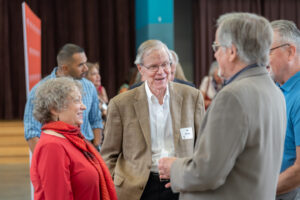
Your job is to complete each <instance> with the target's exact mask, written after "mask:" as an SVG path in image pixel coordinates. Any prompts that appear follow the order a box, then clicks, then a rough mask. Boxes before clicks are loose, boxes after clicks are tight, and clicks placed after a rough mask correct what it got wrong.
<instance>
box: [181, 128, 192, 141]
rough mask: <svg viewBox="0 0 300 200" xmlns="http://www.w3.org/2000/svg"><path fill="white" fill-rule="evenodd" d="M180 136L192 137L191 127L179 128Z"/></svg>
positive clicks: (187, 138)
mask: <svg viewBox="0 0 300 200" xmlns="http://www.w3.org/2000/svg"><path fill="white" fill-rule="evenodd" d="M180 134H181V138H182V139H183V140H190V139H193V138H194V134H193V129H192V127H187V128H181V129H180Z"/></svg>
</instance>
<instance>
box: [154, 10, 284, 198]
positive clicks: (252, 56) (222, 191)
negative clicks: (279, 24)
mask: <svg viewBox="0 0 300 200" xmlns="http://www.w3.org/2000/svg"><path fill="white" fill-rule="evenodd" d="M271 43H272V28H271V25H270V23H269V22H268V20H267V19H265V18H263V17H260V16H257V15H255V14H250V13H229V14H224V15H222V16H221V17H220V18H219V19H218V21H217V32H216V37H215V42H214V43H213V49H214V51H215V57H216V59H217V61H218V63H219V67H220V68H219V69H220V72H219V73H220V75H221V77H222V78H224V79H225V80H226V81H225V86H224V87H223V88H222V90H221V91H220V92H219V93H218V94H217V95H216V97H215V98H214V99H213V101H212V103H211V105H210V107H209V109H208V110H207V113H206V115H205V116H204V119H203V123H202V125H201V129H200V131H201V136H200V137H198V138H197V141H196V146H195V151H194V154H193V156H192V157H191V158H177V159H176V158H162V159H161V160H160V161H159V173H160V177H161V178H170V179H171V182H170V184H171V187H172V190H173V191H174V192H180V199H186V200H254V199H255V200H272V199H275V196H276V185H277V181H278V176H279V170H280V165H281V159H282V152H283V141H284V133H285V128H286V114H285V102H284V97H283V95H282V93H281V91H280V90H279V88H278V87H276V85H275V84H274V82H273V80H272V79H271V77H270V76H269V74H268V71H267V69H266V66H267V65H268V61H269V49H270V46H271ZM170 184H167V185H166V187H169V186H170Z"/></svg>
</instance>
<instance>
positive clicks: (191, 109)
mask: <svg viewBox="0 0 300 200" xmlns="http://www.w3.org/2000/svg"><path fill="white" fill-rule="evenodd" d="M170 62H171V55H170V53H169V50H168V48H167V46H166V45H165V44H164V43H162V42H161V41H159V40H148V41H146V42H144V43H142V44H141V45H140V47H139V48H138V52H137V56H136V60H135V64H136V65H137V68H138V70H139V72H140V73H141V75H142V76H143V77H144V78H145V82H144V83H143V84H142V85H141V86H139V87H137V88H134V89H132V90H129V91H127V92H125V93H122V94H119V95H118V96H116V97H114V98H113V99H111V100H110V103H109V105H108V112H107V122H106V125H105V131H104V134H105V137H104V142H103V145H102V148H101V155H102V157H103V159H104V160H105V162H106V164H107V166H108V168H109V170H110V172H111V174H112V176H113V180H114V184H115V188H116V191H117V195H118V199H119V200H129V199H130V200H139V199H142V200H155V199H161V200H177V199H178V194H174V193H173V192H172V191H171V190H170V189H168V188H165V187H164V185H165V183H167V182H168V180H164V181H161V180H160V179H159V176H158V169H157V165H158V163H157V161H158V159H159V158H161V157H165V156H168V155H171V156H176V157H184V156H191V155H192V154H193V150H194V144H195V140H196V138H197V137H198V135H199V128H200V123H201V121H202V117H203V115H204V102H203V97H202V95H201V92H200V91H199V90H197V89H195V88H193V87H190V86H186V85H183V84H178V83H174V82H172V81H169V74H170ZM196 133H197V134H198V135H197V134H196Z"/></svg>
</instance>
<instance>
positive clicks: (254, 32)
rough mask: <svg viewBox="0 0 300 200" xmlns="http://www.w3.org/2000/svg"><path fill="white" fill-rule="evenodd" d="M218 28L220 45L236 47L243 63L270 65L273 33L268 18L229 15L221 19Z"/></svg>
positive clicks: (251, 15) (239, 14) (237, 14)
mask: <svg viewBox="0 0 300 200" xmlns="http://www.w3.org/2000/svg"><path fill="white" fill-rule="evenodd" d="M217 26H218V31H217V38H218V40H219V44H220V45H222V46H227V47H230V46H232V45H235V46H236V48H237V54H238V57H239V59H240V60H241V61H242V62H244V63H245V64H248V65H249V64H254V63H257V64H258V66H262V67H264V66H267V65H268V63H269V51H270V47H271V43H272V38H273V31H272V28H271V24H270V23H269V21H268V20H267V19H266V18H264V17H261V16H258V15H256V14H251V13H228V14H224V15H222V16H220V17H219V19H218V20H217Z"/></svg>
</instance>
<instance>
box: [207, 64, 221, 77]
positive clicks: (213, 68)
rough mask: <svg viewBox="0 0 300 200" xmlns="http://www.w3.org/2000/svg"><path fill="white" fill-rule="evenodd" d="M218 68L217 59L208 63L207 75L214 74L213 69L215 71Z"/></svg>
mask: <svg viewBox="0 0 300 200" xmlns="http://www.w3.org/2000/svg"><path fill="white" fill-rule="evenodd" d="M218 68H219V64H218V62H217V61H213V62H212V63H211V64H210V67H209V72H208V75H209V76H214V73H215V71H216V70H217V69H218Z"/></svg>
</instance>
